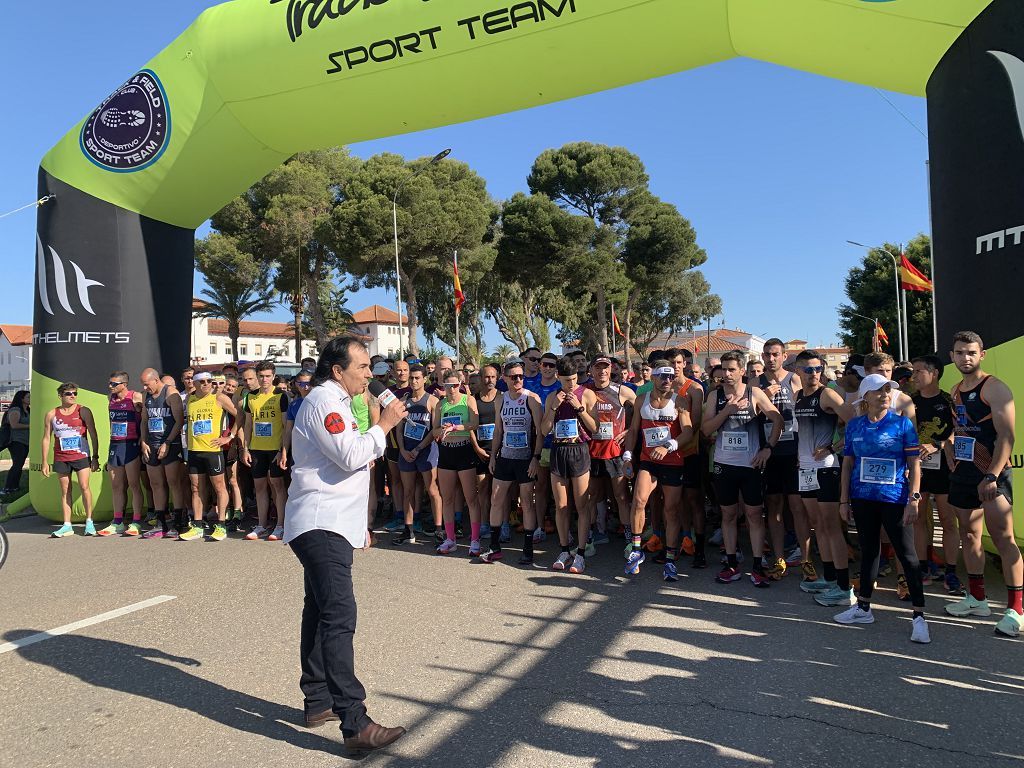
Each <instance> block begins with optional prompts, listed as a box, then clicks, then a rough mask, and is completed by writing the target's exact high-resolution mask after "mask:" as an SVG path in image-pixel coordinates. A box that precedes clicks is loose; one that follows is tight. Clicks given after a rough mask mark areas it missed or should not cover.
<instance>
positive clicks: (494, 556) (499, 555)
mask: <svg viewBox="0 0 1024 768" xmlns="http://www.w3.org/2000/svg"><path fill="white" fill-rule="evenodd" d="M504 557H505V553H504V552H502V551H501V550H499V551H497V552H495V551H494V550H493V549H488V550H487V551H486V552H484V553H483V554H482V555H480V562H481V563H496V562H498V561H499V560H502V559H503V558H504Z"/></svg>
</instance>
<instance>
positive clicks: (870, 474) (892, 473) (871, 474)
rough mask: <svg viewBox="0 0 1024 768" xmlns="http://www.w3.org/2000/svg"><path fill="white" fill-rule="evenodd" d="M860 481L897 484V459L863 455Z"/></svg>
mask: <svg viewBox="0 0 1024 768" xmlns="http://www.w3.org/2000/svg"><path fill="white" fill-rule="evenodd" d="M860 481H861V482H862V483H874V484H876V485H896V459H875V458H871V457H869V456H864V457H862V458H861V460H860Z"/></svg>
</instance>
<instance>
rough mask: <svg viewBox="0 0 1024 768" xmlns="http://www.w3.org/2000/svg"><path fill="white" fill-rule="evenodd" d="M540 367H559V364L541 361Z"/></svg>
mask: <svg viewBox="0 0 1024 768" xmlns="http://www.w3.org/2000/svg"><path fill="white" fill-rule="evenodd" d="M540 367H541V368H557V367H558V366H557V365H555V364H554V363H541V364H540Z"/></svg>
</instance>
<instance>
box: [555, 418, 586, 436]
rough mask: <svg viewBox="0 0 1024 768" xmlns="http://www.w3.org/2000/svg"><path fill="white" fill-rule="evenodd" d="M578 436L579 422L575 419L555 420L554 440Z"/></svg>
mask: <svg viewBox="0 0 1024 768" xmlns="http://www.w3.org/2000/svg"><path fill="white" fill-rule="evenodd" d="M579 436H580V423H579V421H577V420H576V419H562V420H561V421H556V422H555V439H556V440H575V439H576V438H578V437H579Z"/></svg>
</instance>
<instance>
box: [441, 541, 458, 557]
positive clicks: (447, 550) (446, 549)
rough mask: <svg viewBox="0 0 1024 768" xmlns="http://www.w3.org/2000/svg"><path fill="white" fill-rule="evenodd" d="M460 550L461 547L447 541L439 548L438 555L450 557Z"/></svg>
mask: <svg viewBox="0 0 1024 768" xmlns="http://www.w3.org/2000/svg"><path fill="white" fill-rule="evenodd" d="M458 548H459V545H458V544H456V543H455V542H454V541H452V540H451V539H445V540H444V541H443V542H441V546H439V547H438V548H437V554H439V555H450V554H451V553H452V552H454V551H456V550H457V549H458Z"/></svg>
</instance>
